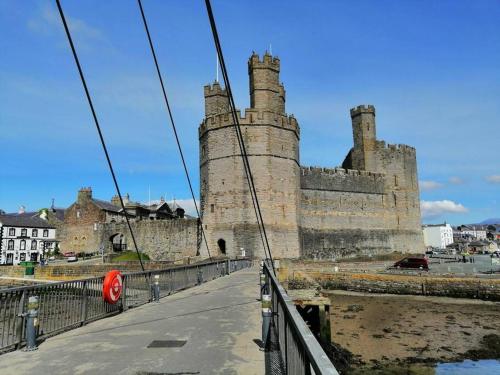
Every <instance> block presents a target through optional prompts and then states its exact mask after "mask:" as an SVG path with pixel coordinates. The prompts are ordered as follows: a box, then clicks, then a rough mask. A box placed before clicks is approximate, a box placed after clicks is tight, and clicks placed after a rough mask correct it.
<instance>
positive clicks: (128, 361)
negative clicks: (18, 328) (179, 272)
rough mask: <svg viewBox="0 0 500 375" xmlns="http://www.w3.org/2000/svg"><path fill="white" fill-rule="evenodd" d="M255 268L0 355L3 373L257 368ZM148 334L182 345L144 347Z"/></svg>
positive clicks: (261, 368)
mask: <svg viewBox="0 0 500 375" xmlns="http://www.w3.org/2000/svg"><path fill="white" fill-rule="evenodd" d="M258 297H259V276H258V268H256V267H254V268H250V269H244V270H241V271H238V272H235V273H233V274H231V275H229V276H226V277H223V278H220V279H216V280H214V281H210V282H208V283H205V284H202V285H201V286H197V287H194V288H191V289H188V290H184V291H182V292H179V293H177V294H174V295H172V296H169V297H166V298H163V299H162V300H161V301H160V302H159V303H150V304H146V305H143V306H140V307H137V308H134V309H131V310H128V311H126V312H125V313H123V314H120V315H117V316H114V317H111V318H107V319H103V320H99V321H96V322H93V323H90V324H88V325H86V326H84V327H81V328H78V329H75V330H72V331H68V332H66V333H63V334H60V335H58V336H54V337H52V338H49V339H47V340H46V341H45V342H44V343H42V344H40V346H39V349H38V350H37V351H35V352H23V351H16V352H11V353H7V354H4V355H2V356H0V368H1V370H0V372H1V373H2V374H16V375H20V374H134V375H139V374H140V375H146V374H151V375H152V374H162V375H167V374H171V375H173V374H179V375H180V374H264V372H265V363H264V353H263V352H262V351H259V346H258V345H257V344H256V343H255V341H254V340H258V339H260V336H261V316H260V302H259V301H258ZM155 340H162V341H166V340H172V341H174V342H173V344H179V345H180V344H181V343H180V342H179V341H186V343H185V344H184V345H183V346H181V347H157V348H148V345H150V344H151V343H152V342H153V341H155Z"/></svg>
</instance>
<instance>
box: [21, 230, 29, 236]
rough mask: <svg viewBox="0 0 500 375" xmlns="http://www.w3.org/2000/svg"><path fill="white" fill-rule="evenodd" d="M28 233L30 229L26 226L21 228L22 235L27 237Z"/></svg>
mask: <svg viewBox="0 0 500 375" xmlns="http://www.w3.org/2000/svg"><path fill="white" fill-rule="evenodd" d="M27 235H28V230H27V229H26V228H23V229H21V237H26V236H27Z"/></svg>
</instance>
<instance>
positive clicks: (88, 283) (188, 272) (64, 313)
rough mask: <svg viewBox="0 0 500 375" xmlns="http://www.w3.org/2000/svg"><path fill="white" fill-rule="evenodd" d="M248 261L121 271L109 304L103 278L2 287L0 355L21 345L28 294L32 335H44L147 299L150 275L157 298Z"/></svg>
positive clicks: (150, 295)
mask: <svg viewBox="0 0 500 375" xmlns="http://www.w3.org/2000/svg"><path fill="white" fill-rule="evenodd" d="M232 265H234V267H232ZM251 265H252V262H251V260H249V259H238V260H221V261H213V262H208V263H200V264H191V265H184V266H174V267H169V268H164V269H156V270H150V271H144V272H142V271H140V272H128V273H124V274H123V275H122V276H123V289H122V293H121V296H120V300H119V301H118V302H117V303H116V304H114V305H111V304H108V303H106V302H105V301H104V300H103V297H102V294H103V281H104V276H101V277H93V278H87V279H79V280H71V281H60V282H55V283H50V284H42V285H32V286H20V287H14V288H8V289H2V290H0V353H2V352H5V351H9V350H13V349H16V348H19V347H21V346H22V345H23V344H24V342H25V330H26V318H25V317H26V311H27V302H28V298H29V297H30V296H39V309H38V321H39V325H38V334H37V335H38V337H49V336H53V335H55V334H58V333H61V332H64V331H67V330H70V329H73V328H77V327H79V326H81V325H84V324H86V323H88V322H91V321H94V320H97V319H102V318H105V317H108V316H111V315H115V314H119V313H121V312H123V311H124V310H127V309H128V308H130V307H135V306H139V305H142V304H145V303H148V302H151V301H152V289H151V281H152V280H151V279H152V276H153V275H159V277H158V279H155V282H156V281H157V282H158V283H159V286H160V294H159V297H165V296H167V295H170V294H172V293H175V292H178V291H180V290H183V289H187V288H190V287H192V286H195V285H199V284H200V283H202V282H207V281H210V280H213V279H215V278H218V277H222V276H225V275H228V274H229V273H231V272H234V271H237V270H240V269H242V268H246V267H250V266H251Z"/></svg>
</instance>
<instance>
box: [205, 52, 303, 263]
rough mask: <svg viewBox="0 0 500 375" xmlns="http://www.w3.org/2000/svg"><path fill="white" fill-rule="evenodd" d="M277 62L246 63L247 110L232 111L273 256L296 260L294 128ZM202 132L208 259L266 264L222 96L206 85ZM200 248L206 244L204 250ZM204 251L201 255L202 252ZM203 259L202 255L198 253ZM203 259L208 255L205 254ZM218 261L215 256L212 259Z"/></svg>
mask: <svg viewBox="0 0 500 375" xmlns="http://www.w3.org/2000/svg"><path fill="white" fill-rule="evenodd" d="M279 72H280V60H279V59H278V58H277V57H272V56H271V55H269V54H267V53H266V54H265V55H264V57H263V59H262V60H261V59H260V58H259V56H258V55H257V54H255V53H254V54H252V56H251V57H250V59H249V61H248V74H249V78H250V108H247V109H246V110H245V114H244V115H242V114H241V112H240V111H237V116H238V118H239V123H240V126H241V132H242V135H243V139H244V142H245V146H246V150H247V154H248V158H249V163H250V167H251V169H252V173H253V178H254V183H255V187H256V190H257V196H258V199H259V204H260V208H261V211H262V216H263V220H264V224H265V226H266V231H267V236H268V240H269V245H270V248H271V251H272V255H273V257H277V258H280V257H287V258H294V257H298V256H299V237H298V236H299V234H298V233H299V231H298V222H299V213H298V210H299V207H300V164H299V137H300V130H299V125H298V123H297V121H296V120H295V118H294V117H293V116H287V115H286V113H285V90H284V88H283V85H282V84H281V83H280V81H279ZM204 91H205V119H204V120H203V122H202V123H201V125H200V127H199V140H200V184H201V189H200V192H201V211H202V213H201V215H202V220H203V225H204V231H205V233H206V235H207V240H208V244H209V247H210V250H211V252H212V253H217V254H218V255H228V256H235V255H240V254H241V253H242V250H244V251H245V254H246V255H247V256H252V257H254V258H263V257H265V254H264V247H263V245H262V240H261V235H260V232H259V229H258V225H257V219H256V215H255V211H254V207H253V205H252V199H251V195H250V191H249V187H248V183H247V179H246V175H245V170H244V167H243V161H242V158H241V152H240V148H239V146H238V141H237V138H236V132H235V128H234V124H233V121H232V116H231V113H230V111H229V105H228V101H227V100H228V99H227V93H226V90H225V89H222V88H221V87H220V85H219V84H218V83H217V82H216V83H214V84H213V85H209V86H205V90H204ZM202 246H203V245H202ZM205 250H206V249H205ZM203 253H204V252H203V251H202V254H203ZM205 254H206V253H205ZM212 255H216V254H212Z"/></svg>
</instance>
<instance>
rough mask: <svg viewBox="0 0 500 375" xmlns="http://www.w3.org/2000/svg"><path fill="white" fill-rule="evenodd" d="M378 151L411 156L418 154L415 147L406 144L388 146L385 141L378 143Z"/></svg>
mask: <svg viewBox="0 0 500 375" xmlns="http://www.w3.org/2000/svg"><path fill="white" fill-rule="evenodd" d="M377 149H378V150H387V151H390V152H397V153H401V154H410V155H415V154H416V152H417V151H416V149H415V147H412V146H408V145H404V144H388V143H385V141H377Z"/></svg>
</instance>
